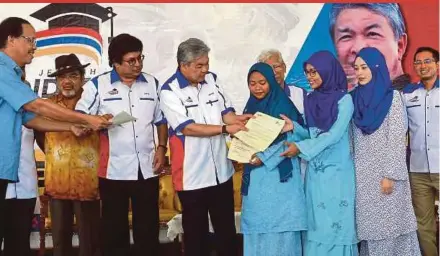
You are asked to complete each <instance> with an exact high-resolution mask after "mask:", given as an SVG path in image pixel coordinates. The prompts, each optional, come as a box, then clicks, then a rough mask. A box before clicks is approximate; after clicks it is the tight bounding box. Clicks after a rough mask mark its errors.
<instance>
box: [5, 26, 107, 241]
mask: <svg viewBox="0 0 440 256" xmlns="http://www.w3.org/2000/svg"><path fill="white" fill-rule="evenodd" d="M35 50H36V47H35V29H34V28H33V27H32V25H31V24H30V23H29V22H28V21H26V20H24V19H21V18H17V17H10V18H7V19H5V20H3V21H2V22H1V23H0V117H1V118H0V141H1V143H0V237H3V232H4V214H5V195H6V189H7V186H8V183H10V182H17V181H18V166H19V158H20V149H21V145H20V141H21V135H22V132H21V131H22V125H23V124H25V125H26V126H27V127H30V128H35V129H43V130H44V129H45V128H47V125H48V124H49V126H51V125H52V126H55V125H57V126H58V128H60V130H67V131H68V130H70V127H73V126H72V124H66V123H64V124H60V123H56V122H55V121H48V120H44V118H41V117H36V116H35V114H38V115H41V116H46V117H50V118H52V119H56V120H59V121H66V122H72V123H80V124H84V125H89V126H90V127H91V128H93V129H95V130H97V129H100V128H105V127H107V126H108V125H110V122H108V121H107V119H106V118H105V117H100V116H91V115H84V114H81V113H78V112H75V111H72V110H67V109H65V108H62V107H60V106H58V105H57V104H53V103H52V102H49V101H46V100H43V99H40V98H38V97H37V95H36V94H35V93H34V92H33V91H32V89H31V88H29V86H27V85H26V84H25V83H23V82H22V80H21V75H22V70H21V68H20V67H23V66H25V65H26V64H29V63H31V61H32V59H33V57H34V52H35ZM31 112H32V113H31ZM34 113H35V114H34ZM42 123H44V124H45V126H44V125H43V126H42Z"/></svg>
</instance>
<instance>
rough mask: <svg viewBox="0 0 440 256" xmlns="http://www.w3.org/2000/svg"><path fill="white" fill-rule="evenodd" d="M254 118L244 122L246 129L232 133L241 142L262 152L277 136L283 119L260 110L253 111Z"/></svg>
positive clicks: (281, 127)
mask: <svg viewBox="0 0 440 256" xmlns="http://www.w3.org/2000/svg"><path fill="white" fill-rule="evenodd" d="M254 116H255V118H251V119H249V121H248V122H247V124H246V128H248V131H247V132H245V131H239V132H237V133H236V134H234V136H235V137H237V138H238V139H240V140H241V141H242V142H244V143H246V144H247V145H249V146H251V147H252V148H255V149H257V150H258V151H259V152H263V151H264V150H266V148H268V147H269V145H270V144H272V142H273V141H274V140H275V139H276V138H277V137H278V135H279V134H280V132H281V130H282V129H283V126H284V123H285V121H284V120H282V119H278V118H275V117H272V116H269V115H266V114H264V113H261V112H257V113H255V115H254Z"/></svg>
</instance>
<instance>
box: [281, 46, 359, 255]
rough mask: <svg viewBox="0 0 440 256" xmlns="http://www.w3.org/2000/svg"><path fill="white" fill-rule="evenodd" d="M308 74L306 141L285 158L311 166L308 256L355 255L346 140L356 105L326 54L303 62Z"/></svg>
mask: <svg viewBox="0 0 440 256" xmlns="http://www.w3.org/2000/svg"><path fill="white" fill-rule="evenodd" d="M304 71H305V73H306V75H307V79H308V81H309V83H310V85H311V87H312V89H313V91H312V92H309V93H308V94H307V95H306V96H305V98H304V109H305V118H306V123H307V126H308V127H309V129H308V130H305V129H302V128H301V127H297V126H294V127H293V128H294V134H300V135H301V136H302V140H301V141H300V142H294V143H291V144H290V145H289V148H288V150H286V151H285V152H283V153H282V155H283V156H296V155H298V156H299V157H301V158H303V159H305V160H307V161H308V162H309V163H308V168H307V171H306V182H305V191H306V201H307V208H308V220H309V226H308V230H307V232H306V236H305V237H306V239H305V241H304V244H305V246H304V250H305V254H304V255H307V256H356V255H358V250H357V242H358V240H357V238H356V228H355V215H354V214H355V171H354V166H353V161H352V158H351V155H350V147H349V136H348V130H349V129H348V128H349V124H350V120H351V117H352V114H353V102H352V99H351V96H350V95H349V94H347V85H348V83H347V78H346V75H345V73H344V71H343V69H342V67H341V65H340V64H339V62H338V60H337V59H336V58H335V57H334V56H333V55H332V54H331V53H330V52H327V51H320V52H317V53H315V54H313V55H312V56H311V57H310V59H309V60H307V61H306V62H305V63H304ZM288 140H289V141H292V139H291V138H289V139H288Z"/></svg>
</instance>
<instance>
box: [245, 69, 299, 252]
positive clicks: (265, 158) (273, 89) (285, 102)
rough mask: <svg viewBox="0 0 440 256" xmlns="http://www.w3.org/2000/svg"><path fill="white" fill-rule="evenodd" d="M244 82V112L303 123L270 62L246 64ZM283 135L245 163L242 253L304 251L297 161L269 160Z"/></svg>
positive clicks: (280, 145) (283, 137) (279, 145)
mask: <svg viewBox="0 0 440 256" xmlns="http://www.w3.org/2000/svg"><path fill="white" fill-rule="evenodd" d="M248 87H249V90H250V97H249V100H248V102H247V104H246V107H245V111H244V112H245V113H247V114H255V113H256V112H262V113H265V114H268V115H271V116H272V117H276V118H280V115H281V114H282V115H285V116H287V117H288V118H290V119H292V120H295V121H297V122H299V123H302V120H301V115H300V114H299V112H298V110H297V109H296V108H295V106H294V105H293V103H292V102H291V101H290V100H289V98H288V97H287V96H286V95H285V93H284V92H283V91H282V89H281V87H280V85H279V84H278V83H277V82H276V80H275V75H274V72H273V70H272V68H271V67H270V66H269V65H268V64H265V63H257V64H254V65H253V66H252V67H251V68H250V70H249V73H248ZM298 125H299V124H298ZM286 138H287V136H286V134H281V135H280V136H279V137H278V138H277V139H276V140H275V142H274V143H272V145H271V146H270V147H269V148H268V149H266V150H265V151H264V152H261V153H258V154H257V155H256V156H255V157H253V161H251V163H252V164H251V163H249V164H245V170H244V172H243V182H242V194H243V206H242V212H241V231H242V233H243V235H244V255H248V256H259V255H261V256H267V255H283V256H302V248H301V230H305V229H306V227H307V219H306V218H307V214H306V204H305V196H304V187H303V183H302V179H301V174H300V166H299V160H298V158H292V159H288V158H286V159H283V160H282V161H280V162H278V163H277V164H274V163H273V155H274V152H275V150H276V149H280V150H282V148H285V146H284V144H283V143H284V141H285V140H286ZM276 156H277V157H276V158H277V159H278V158H279V156H278V155H276Z"/></svg>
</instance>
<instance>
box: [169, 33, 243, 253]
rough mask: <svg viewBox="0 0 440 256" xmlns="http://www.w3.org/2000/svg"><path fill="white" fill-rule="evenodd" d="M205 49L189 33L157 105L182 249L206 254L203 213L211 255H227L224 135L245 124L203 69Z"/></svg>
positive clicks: (229, 204) (230, 246) (230, 224)
mask: <svg viewBox="0 0 440 256" xmlns="http://www.w3.org/2000/svg"><path fill="white" fill-rule="evenodd" d="M209 51H210V49H209V48H208V46H207V45H206V44H205V43H204V42H203V41H201V40H199V39H196V38H190V39H188V40H186V41H184V42H182V43H181V44H180V45H179V48H178V50H177V63H178V68H177V70H176V73H174V74H173V75H172V76H171V77H170V78H169V79H168V80H167V81H166V82H165V84H164V85H163V86H162V88H161V92H160V107H161V109H162V111H163V113H164V115H165V117H166V119H167V122H168V123H169V125H170V131H169V135H170V149H171V170H172V175H173V184H174V188H175V189H176V190H177V191H178V196H179V199H180V201H181V203H182V208H183V213H182V215H183V216H182V218H183V229H184V232H185V235H184V243H185V255H188V256H205V255H209V251H208V244H209V241H208V240H207V239H208V238H209V228H208V227H209V225H208V223H209V222H208V213H209V216H210V218H211V222H212V225H213V228H214V232H215V235H216V241H217V242H218V244H217V252H218V254H217V255H220V256H233V255H235V254H236V247H235V234H236V231H235V223H234V222H235V221H234V196H233V185H232V174H233V173H234V169H233V167H232V163H231V161H230V160H228V159H227V148H226V141H225V137H226V135H228V134H235V133H236V132H238V131H240V130H245V127H244V122H245V121H246V120H247V119H249V117H250V116H249V115H242V116H237V115H235V110H234V108H233V107H232V104H231V101H230V100H229V99H228V98H227V97H226V95H225V94H224V92H223V88H222V87H221V85H219V84H218V83H217V75H215V74H214V73H211V72H209V58H208V53H209Z"/></svg>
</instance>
